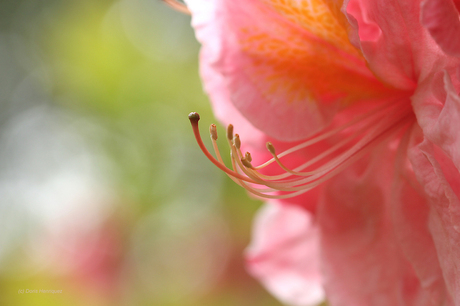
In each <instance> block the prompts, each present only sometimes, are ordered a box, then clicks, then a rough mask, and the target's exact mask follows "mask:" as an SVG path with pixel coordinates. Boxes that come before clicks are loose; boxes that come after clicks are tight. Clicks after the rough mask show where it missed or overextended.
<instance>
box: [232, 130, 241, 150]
mask: <svg viewBox="0 0 460 306" xmlns="http://www.w3.org/2000/svg"><path fill="white" fill-rule="evenodd" d="M233 143H234V144H235V147H236V148H237V149H239V148H241V140H240V135H238V134H235V137H233Z"/></svg>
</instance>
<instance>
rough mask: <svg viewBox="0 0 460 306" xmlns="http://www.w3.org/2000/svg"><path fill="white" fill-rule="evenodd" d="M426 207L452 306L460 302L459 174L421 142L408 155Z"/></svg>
mask: <svg viewBox="0 0 460 306" xmlns="http://www.w3.org/2000/svg"><path fill="white" fill-rule="evenodd" d="M409 157H410V159H411V162H412V164H413V166H414V171H415V174H416V176H417V179H418V180H419V182H420V184H421V185H422V186H423V188H424V191H425V193H426V195H427V198H428V203H429V205H430V208H431V210H430V231H431V233H432V236H433V240H434V243H435V245H436V249H437V254H438V257H439V263H440V266H441V269H442V272H443V276H444V281H445V284H446V286H447V289H448V291H449V293H450V296H451V297H452V299H453V302H454V305H458V304H459V303H460V292H459V291H458V286H457V284H458V283H459V281H460V268H459V266H458V258H459V257H460V232H459V228H458V226H459V225H458V224H460V223H459V222H460V201H459V195H460V174H459V172H458V170H457V169H456V168H455V167H454V166H453V164H452V161H451V160H450V159H449V158H448V157H447V156H446V155H445V154H444V152H443V151H442V150H441V149H440V148H438V147H436V146H435V145H433V144H432V143H431V142H430V141H429V140H427V139H425V140H424V141H423V142H422V143H421V144H420V145H418V146H417V147H414V148H412V149H411V151H410V155H409Z"/></svg>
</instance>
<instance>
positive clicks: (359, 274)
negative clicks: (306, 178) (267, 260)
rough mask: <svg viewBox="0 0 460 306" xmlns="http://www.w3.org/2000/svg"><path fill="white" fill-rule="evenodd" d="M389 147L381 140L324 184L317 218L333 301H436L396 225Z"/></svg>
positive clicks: (415, 305)
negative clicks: (423, 284) (410, 258)
mask: <svg viewBox="0 0 460 306" xmlns="http://www.w3.org/2000/svg"><path fill="white" fill-rule="evenodd" d="M390 148H391V146H390V144H389V143H388V142H387V143H384V144H382V147H380V148H378V149H377V150H375V151H376V152H374V153H373V155H372V156H370V159H368V160H362V161H359V162H358V163H356V164H355V165H353V166H352V167H350V168H349V169H348V170H347V171H344V172H342V173H341V174H339V175H338V176H336V177H335V178H333V179H331V180H330V181H329V182H328V183H327V186H326V187H325V194H324V197H323V200H322V202H321V203H320V206H319V208H318V222H319V224H320V228H321V252H322V253H321V254H322V259H323V271H324V277H325V287H326V292H327V296H328V299H329V301H330V303H331V305H334V306H341V305H347V306H348V305H350V306H369V305H382V306H384V305H392V306H409V305H412V306H421V305H432V303H431V301H430V299H429V295H430V294H431V293H430V292H428V291H427V290H424V289H423V288H422V287H421V284H420V281H419V279H418V277H417V275H416V273H415V271H414V269H413V268H412V265H411V264H410V262H409V261H408V260H407V258H406V256H405V254H404V253H403V252H402V250H401V247H400V245H399V243H400V241H399V240H398V237H397V236H396V234H395V232H394V229H393V219H392V214H393V211H392V205H393V204H392V200H393V199H392V196H391V193H392V190H391V189H392V182H393V178H394V169H393V167H391V166H389V165H393V164H394V162H395V152H394V151H392V150H390ZM382 161H385V162H382Z"/></svg>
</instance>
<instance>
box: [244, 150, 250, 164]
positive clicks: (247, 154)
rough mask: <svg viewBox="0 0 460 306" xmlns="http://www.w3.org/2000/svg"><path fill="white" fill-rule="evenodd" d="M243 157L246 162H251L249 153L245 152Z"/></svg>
mask: <svg viewBox="0 0 460 306" xmlns="http://www.w3.org/2000/svg"><path fill="white" fill-rule="evenodd" d="M244 157H245V158H246V160H247V161H248V162H252V157H251V153H249V152H246V154H244Z"/></svg>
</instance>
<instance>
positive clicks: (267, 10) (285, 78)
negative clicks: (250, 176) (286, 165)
mask: <svg viewBox="0 0 460 306" xmlns="http://www.w3.org/2000/svg"><path fill="white" fill-rule="evenodd" d="M187 3H188V5H189V7H190V9H191V11H192V13H193V18H194V19H193V24H194V26H195V28H196V32H197V37H198V39H199V40H200V42H201V43H202V44H203V49H202V50H203V51H202V56H201V60H202V67H203V66H207V67H206V68H202V71H209V70H214V73H212V74H211V73H202V76H203V79H204V82H205V83H208V82H217V80H218V81H219V82H220V83H221V84H222V85H221V86H225V87H226V90H225V92H226V95H225V97H224V96H223V95H221V96H220V97H219V99H221V100H220V101H213V103H214V104H215V105H216V104H218V105H223V104H226V103H233V105H234V106H235V107H236V108H237V109H238V110H239V111H240V112H241V114H242V115H243V116H244V117H246V118H247V119H248V120H249V121H250V122H251V123H252V124H253V125H254V126H255V127H257V128H258V129H260V130H261V131H263V132H264V133H266V134H267V135H269V136H272V137H274V138H277V139H283V140H284V141H294V140H299V139H303V138H306V137H307V136H309V135H310V134H312V133H313V132H316V131H318V130H319V129H321V128H323V127H324V126H326V125H327V124H328V123H329V122H330V121H331V120H332V118H333V116H334V115H335V114H336V112H337V111H339V110H340V109H342V108H344V107H345V106H347V105H349V104H350V103H353V102H355V101H360V100H363V99H367V98H370V97H372V98H379V97H382V96H383V95H387V94H388V88H386V87H385V86H384V85H382V84H381V83H380V82H379V81H378V80H376V79H375V77H374V76H373V75H372V73H371V72H370V71H369V69H368V68H367V67H366V65H365V61H364V59H363V58H362V57H361V55H360V54H359V52H358V51H357V50H356V49H355V48H354V47H353V46H352V45H351V44H350V43H349V42H348V38H347V32H346V29H345V28H343V26H342V24H343V20H337V19H336V18H335V17H334V16H336V14H333V13H331V9H329V7H328V4H327V2H323V1H321V0H315V1H294V0H290V1H278V0H266V1H256V0H251V1H247V0H244V1H243V0H231V1H230V0H208V1H201V0H200V1H198V0H188V1H187ZM333 11H334V12H335V11H336V9H333ZM210 75H220V77H217V78H210ZM221 86H219V87H221ZM206 89H207V90H208V91H209V92H210V95H211V98H213V100H216V99H218V98H217V94H215V93H213V92H211V90H215V87H214V86H206Z"/></svg>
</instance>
